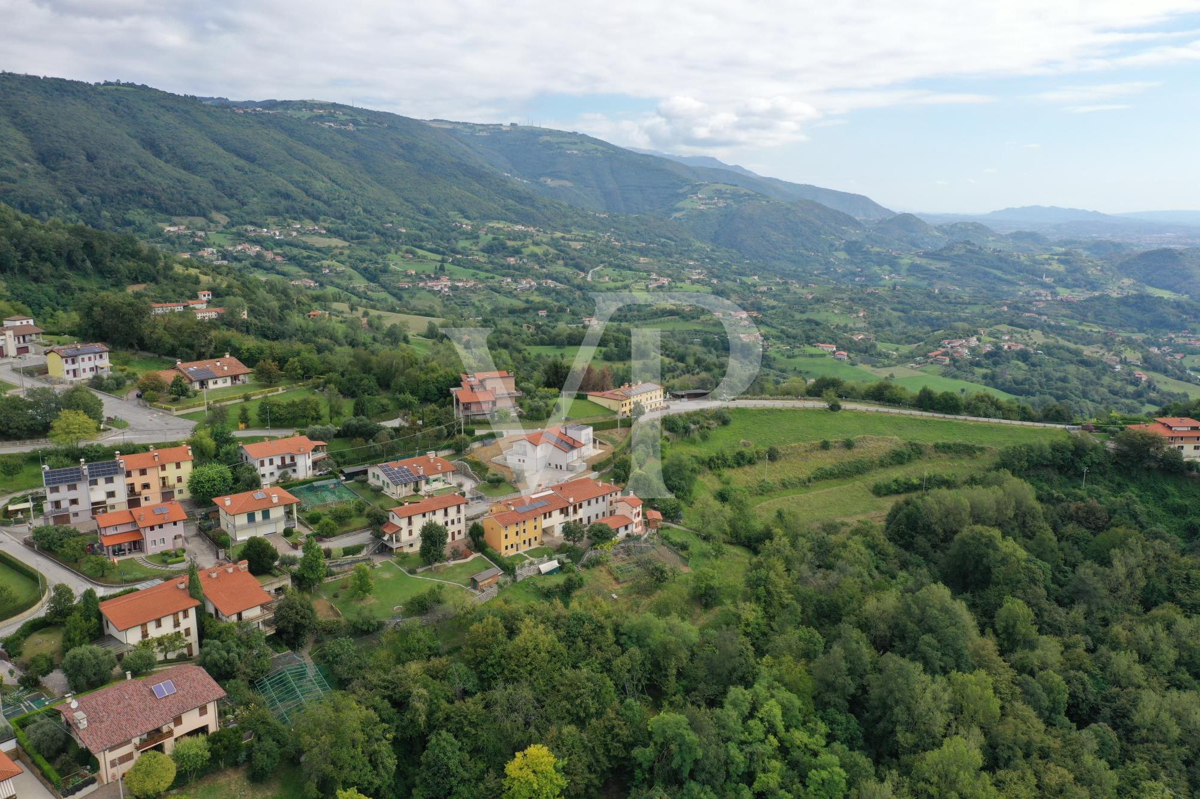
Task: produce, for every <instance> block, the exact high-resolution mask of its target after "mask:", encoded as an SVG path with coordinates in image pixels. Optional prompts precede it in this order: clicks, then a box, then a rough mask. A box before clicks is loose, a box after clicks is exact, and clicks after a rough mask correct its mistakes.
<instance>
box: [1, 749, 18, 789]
mask: <svg viewBox="0 0 1200 799" xmlns="http://www.w3.org/2000/svg"><path fill="white" fill-rule="evenodd" d="M21 773H22V772H21V767H20V766H18V765H17V764H16V763H14V762H13V761H12V758H10V757H9V756H8V755H6V754H4V752H2V751H0V782H4V781H5V780H11V779H12V778H13V777H15V776H17V775H18V774H21Z"/></svg>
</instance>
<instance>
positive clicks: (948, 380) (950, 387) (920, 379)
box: [864, 366, 1200, 400]
mask: <svg viewBox="0 0 1200 799" xmlns="http://www.w3.org/2000/svg"><path fill="white" fill-rule="evenodd" d="M864 368H869V369H870V371H871V372H873V373H874V374H875V376H876V380H882V379H885V378H886V377H887V376H888V375H895V376H896V377H895V379H894V380H892V381H891V382H893V383H895V384H896V385H898V386H904V387H905V388H907V389H908V390H909V391H913V392H916V391H920V390H921V388H922V387H924V386H929V388H930V389H931V390H933V391H939V392H940V391H953V392H955V393H957V392H960V391H966V392H967V393H971V392H975V391H982V392H984V393H987V394H991V395H993V396H996V397H999V398H1000V399H1005V400H1012V399H1017V397H1015V396H1014V395H1012V394H1009V393H1008V392H1007V391H1001V390H1000V389H998V388H989V387H988V386H984V385H980V384H979V383H972V382H970V381H968V380H959V379H957V378H954V377H942V376H941V375H940V374H936V373H935V372H931V371H930V372H927V371H925V370H924V369H909V368H908V367H907V366H873V367H864ZM930 368H932V367H930ZM1195 388H1196V389H1197V390H1200V386H1196V387H1195Z"/></svg>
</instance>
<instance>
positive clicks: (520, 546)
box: [483, 507, 542, 555]
mask: <svg viewBox="0 0 1200 799" xmlns="http://www.w3.org/2000/svg"><path fill="white" fill-rule="evenodd" d="M483 540H484V541H487V544H488V546H489V547H491V548H492V549H494V550H496V551H497V552H499V553H500V554H501V555H515V554H517V553H518V552H524V551H525V550H527V549H533V548H534V547H536V546H541V543H542V508H541V507H537V508H529V509H525V508H517V509H515V510H502V511H498V512H496V511H494V512H492V513H489V514H488V515H487V516H485V517H484V518H483Z"/></svg>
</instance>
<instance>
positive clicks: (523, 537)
mask: <svg viewBox="0 0 1200 799" xmlns="http://www.w3.org/2000/svg"><path fill="white" fill-rule="evenodd" d="M622 502H624V503H625V504H619V503H622ZM641 505H642V503H641V500H640V499H638V498H637V497H621V496H620V490H619V489H618V488H617V487H616V486H614V485H610V484H608V483H601V482H600V481H598V480H591V479H588V478H586V477H585V478H580V479H578V480H571V481H569V482H566V483H560V484H559V485H556V486H552V487H551V488H549V489H547V490H545V491H539V492H537V493H535V494H529V495H528V496H523V497H520V498H518V499H513V500H508V501H506V502H497V503H496V504H494V505H492V506H491V508H489V509H488V515H487V516H485V517H484V519H483V529H484V540H486V541H487V543H488V546H490V547H491V548H492V549H494V550H496V551H497V552H499V553H500V554H501V555H508V554H513V553H515V552H523V551H525V550H526V549H529V548H531V547H535V546H540V545H541V542H542V539H543V537H557V536H559V535H561V528H562V525H563V524H565V523H566V522H579V523H580V524H582V525H584V526H585V527H586V526H587V525H590V524H592V523H593V522H598V521H603V520H604V519H606V518H607V517H609V516H612V515H614V514H617V513H624V514H626V515H628V516H629V518H630V522H631V524H633V526H632V527H631V528H630V529H629V530H627V531H626V532H630V533H634V534H637V535H640V534H641V533H642V530H643V526H642V513H641V510H642V507H641ZM635 518H636V523H635V522H634V519H635Z"/></svg>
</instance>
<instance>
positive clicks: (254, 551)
mask: <svg viewBox="0 0 1200 799" xmlns="http://www.w3.org/2000/svg"><path fill="white" fill-rule="evenodd" d="M241 557H242V558H243V559H244V560H245V561H246V562H247V565H248V566H249V567H250V573H251V574H270V573H271V569H273V568H274V567H275V561H277V560H279V550H277V549H275V547H274V546H272V545H271V542H270V541H268V540H267V539H265V538H262V537H260V536H257V535H255V536H251V537H250V538H248V539H247V540H246V544H245V545H244V546H243V547H242V554H241Z"/></svg>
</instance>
